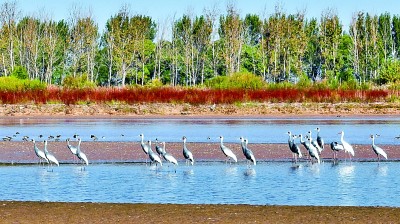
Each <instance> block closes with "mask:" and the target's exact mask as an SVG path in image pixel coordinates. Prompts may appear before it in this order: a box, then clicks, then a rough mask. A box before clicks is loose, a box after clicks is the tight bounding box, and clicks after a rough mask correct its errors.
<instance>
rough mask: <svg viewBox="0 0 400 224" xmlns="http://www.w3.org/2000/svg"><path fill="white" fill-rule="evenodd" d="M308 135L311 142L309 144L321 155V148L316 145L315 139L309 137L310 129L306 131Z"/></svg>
mask: <svg viewBox="0 0 400 224" xmlns="http://www.w3.org/2000/svg"><path fill="white" fill-rule="evenodd" d="M308 135H309V137H310V142H311V144H312V145H313V146H314V147H315V148H316V149H317V151H318V154H320V155H321V152H322V148H321V147H320V146H319V145H318V142H317V140H315V139H313V138H312V137H311V131H308Z"/></svg>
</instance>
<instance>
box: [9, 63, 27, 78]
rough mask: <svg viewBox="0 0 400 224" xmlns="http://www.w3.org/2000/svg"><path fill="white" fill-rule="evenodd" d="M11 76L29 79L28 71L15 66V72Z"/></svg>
mask: <svg viewBox="0 0 400 224" xmlns="http://www.w3.org/2000/svg"><path fill="white" fill-rule="evenodd" d="M11 76H14V77H16V78H18V79H28V71H27V70H26V68H24V67H22V66H15V68H14V71H12V73H11Z"/></svg>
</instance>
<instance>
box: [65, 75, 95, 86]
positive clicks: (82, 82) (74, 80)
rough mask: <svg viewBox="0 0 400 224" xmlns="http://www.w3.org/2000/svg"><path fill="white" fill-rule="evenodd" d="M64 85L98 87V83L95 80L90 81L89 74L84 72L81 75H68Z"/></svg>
mask: <svg viewBox="0 0 400 224" xmlns="http://www.w3.org/2000/svg"><path fill="white" fill-rule="evenodd" d="M62 86H63V87H64V88H66V89H92V88H95V87H96V84H94V83H93V82H90V81H88V78H87V75H86V74H82V75H80V76H76V77H73V76H71V75H70V76H67V77H66V78H65V79H64V81H63V83H62Z"/></svg>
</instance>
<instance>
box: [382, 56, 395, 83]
mask: <svg viewBox="0 0 400 224" xmlns="http://www.w3.org/2000/svg"><path fill="white" fill-rule="evenodd" d="M380 74H381V75H380V77H379V79H378V84H387V83H396V82H398V81H400V61H397V60H396V61H395V60H393V61H392V60H391V61H388V62H386V63H385V64H384V65H383V66H382V69H381V72H380Z"/></svg>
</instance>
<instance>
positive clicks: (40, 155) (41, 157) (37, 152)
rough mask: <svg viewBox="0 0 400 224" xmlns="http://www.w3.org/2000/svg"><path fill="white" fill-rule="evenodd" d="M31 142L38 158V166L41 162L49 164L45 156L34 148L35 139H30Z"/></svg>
mask: <svg viewBox="0 0 400 224" xmlns="http://www.w3.org/2000/svg"><path fill="white" fill-rule="evenodd" d="M32 142H33V149H34V150H35V154H36V156H37V157H38V158H39V165H40V163H41V162H42V161H43V160H44V161H46V162H47V163H49V160H48V159H47V158H46V155H45V154H44V152H43V151H42V150H40V149H39V148H38V147H37V146H36V142H35V139H32ZM44 161H43V165H44Z"/></svg>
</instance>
